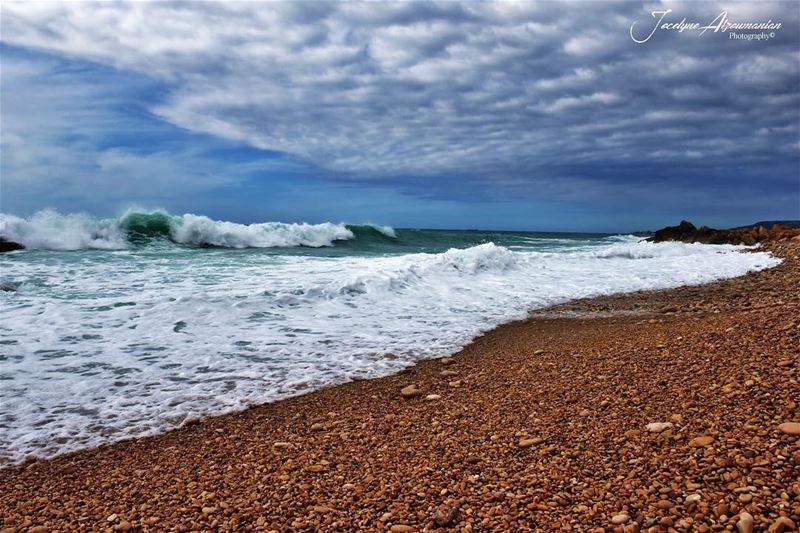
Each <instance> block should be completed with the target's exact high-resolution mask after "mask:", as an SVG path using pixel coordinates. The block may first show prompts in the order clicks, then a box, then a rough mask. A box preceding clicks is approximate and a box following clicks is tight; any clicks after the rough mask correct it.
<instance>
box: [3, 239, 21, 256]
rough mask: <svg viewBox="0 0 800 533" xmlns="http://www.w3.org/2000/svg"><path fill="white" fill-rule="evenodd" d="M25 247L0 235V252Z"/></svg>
mask: <svg viewBox="0 0 800 533" xmlns="http://www.w3.org/2000/svg"><path fill="white" fill-rule="evenodd" d="M24 249H25V247H24V246H22V245H21V244H19V243H18V242H14V241H7V240H6V239H4V238H2V237H0V253H3V252H13V251H14V250H24Z"/></svg>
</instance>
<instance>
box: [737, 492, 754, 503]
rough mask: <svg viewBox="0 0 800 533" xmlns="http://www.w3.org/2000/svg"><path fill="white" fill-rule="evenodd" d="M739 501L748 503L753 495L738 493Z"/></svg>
mask: <svg viewBox="0 0 800 533" xmlns="http://www.w3.org/2000/svg"><path fill="white" fill-rule="evenodd" d="M739 501H740V502H741V503H750V502H751V501H753V495H752V494H740V495H739Z"/></svg>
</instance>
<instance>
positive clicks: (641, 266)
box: [0, 217, 778, 461]
mask: <svg viewBox="0 0 800 533" xmlns="http://www.w3.org/2000/svg"><path fill="white" fill-rule="evenodd" d="M199 218H200V217H198V219H199ZM209 225H210V227H212V228H213V229H209ZM187 227H191V228H196V231H198V232H200V233H202V234H203V235H205V236H206V237H207V236H208V235H210V234H214V235H216V236H215V237H214V239H219V240H220V242H224V243H226V244H225V245H226V246H237V245H238V244H239V243H241V242H242V240H244V241H247V242H251V243H252V242H263V241H260V240H259V239H263V238H264V236H263V235H262V233H261V230H258V229H252V230H245V231H246V232H247V233H245V234H241V233H239V232H240V229H238V228H234V229H231V228H228V227H226V226H219V225H218V224H217V223H213V222H206V221H205V220H194V219H193V220H192V222H190V223H188V224H187ZM186 231H187V235H191V233H192V231H195V229H193V230H189V229H187V230H186ZM281 231H283V230H278V231H277V232H275V231H273V229H270V230H268V231H267V233H269V234H270V235H272V234H273V233H275V234H281ZM331 231H332V232H331V233H329V234H327V235H328V236H329V237H330V236H336V235H340V234H339V233H337V231H338V230H331ZM215 232H216V233H215ZM249 232H253V234H250V233H249ZM206 237H204V239H206ZM185 238H186V239H187V240H189V241H190V242H192V241H191V240H192V239H193V237H191V236H187V237H185ZM269 238H270V239H272V238H273V237H272V236H271V237H269ZM303 238H304V239H307V242H309V243H314V242H322V241H315V240H314V239H315V238H316V237H310V236H308V235H306V236H305V237H303ZM326 238H327V237H326ZM248 239H249V241H248ZM254 240H255V241H254ZM323 241H324V239H323ZM204 242H207V241H204ZM312 245H313V244H312ZM740 251H741V247H734V246H704V245H688V244H682V243H663V244H651V243H639V242H635V241H634V239H631V238H626V239H623V240H620V239H617V240H615V241H612V240H609V241H608V244H606V245H604V246H594V247H586V246H574V247H565V248H563V249H562V250H561V251H548V252H537V251H510V250H508V249H506V248H504V247H502V246H497V245H495V244H492V243H487V244H483V245H480V246H474V247H471V248H467V249H453V250H449V251H447V252H444V253H438V254H424V253H416V254H408V255H389V256H381V257H363V256H361V257H359V256H346V257H326V256H324V255H322V256H312V257H309V256H306V255H297V254H295V255H292V254H275V253H271V252H270V253H267V252H262V251H250V252H244V253H238V252H237V253H231V252H226V251H223V250H219V251H216V250H211V251H208V250H206V251H203V250H193V249H184V250H180V249H177V251H175V252H171V253H170V254H169V256H168V257H165V256H163V255H157V254H152V253H149V252H147V251H146V250H144V251H142V250H134V249H131V250H124V251H118V252H113V253H107V254H85V257H83V256H81V254H77V255H76V254H61V255H60V256H58V257H59V259H57V260H54V259H53V256H54V255H55V254H49V255H48V254H47V253H41V254H40V255H41V258H39V259H37V257H39V256H38V255H37V254H35V253H34V254H30V255H29V256H28V258H27V259H26V258H25V256H26V254H14V255H13V256H5V257H1V258H0V267H2V270H3V278H4V282H8V283H10V284H12V285H11V286H13V287H14V288H15V289H16V290H15V291H13V292H0V303H2V310H1V311H0V312H1V313H2V321H0V333H2V339H3V340H2V344H0V356H1V358H0V360H2V361H3V378H4V381H3V386H2V387H0V400H2V402H0V403H1V404H2V412H1V413H2V415H1V416H0V429H1V430H2V433H3V436H4V438H3V439H2V443H0V459H5V460H10V461H19V460H21V459H22V458H23V457H24V456H25V455H26V454H28V453H35V454H39V455H43V456H48V455H52V454H55V453H60V452H63V451H67V450H72V449H76V448H80V447H86V446H93V445H97V444H99V443H101V442H106V441H110V440H117V439H121V438H125V437H131V436H138V435H147V434H153V433H157V432H161V431H164V430H166V429H169V428H172V427H176V426H177V425H179V424H180V423H181V422H182V421H183V420H185V419H187V418H190V417H197V416H202V415H209V414H215V413H222V412H227V411H232V410H237V409H242V408H244V407H247V406H248V405H252V404H255V403H260V402H265V401H271V400H276V399H279V398H284V397H287V396H291V395H295V394H298V393H302V392H305V391H309V390H312V389H314V388H318V387H321V386H324V385H329V384H334V383H341V382H344V381H346V380H348V379H352V378H356V377H361V378H365V377H375V376H381V375H386V374H388V373H391V372H395V371H397V370H399V369H400V368H402V367H404V366H407V365H409V364H412V363H413V362H414V361H416V360H418V359H420V358H425V357H431V356H439V355H443V354H448V353H452V352H454V351H456V350H458V349H459V348H460V347H462V346H464V345H465V344H466V343H468V342H469V341H470V340H471V339H472V338H474V337H475V336H476V335H478V334H480V333H481V332H483V331H485V330H487V329H489V328H492V327H494V326H496V325H498V324H501V323H503V322H507V321H509V320H513V319H519V318H524V317H525V316H526V314H527V312H528V311H529V310H531V309H534V308H538V307H542V306H546V305H549V304H554V303H557V302H562V301H565V300H568V299H573V298H580V297H587V296H594V295H600V294H608V293H614V292H623V291H635V290H639V289H653V288H664V287H673V286H677V285H685V284H697V283H703V282H708V281H711V280H714V279H718V278H724V277H730V276H737V275H741V274H744V273H746V272H748V271H752V270H759V269H763V268H767V267H770V266H773V265H775V264H777V263H778V260H777V259H775V258H773V257H771V256H770V255H769V254H767V253H764V252H754V253H740ZM65 256H69V257H74V259H69V258H65ZM69 261H74V262H73V263H69ZM6 278H7V279H6ZM390 354H391V355H390Z"/></svg>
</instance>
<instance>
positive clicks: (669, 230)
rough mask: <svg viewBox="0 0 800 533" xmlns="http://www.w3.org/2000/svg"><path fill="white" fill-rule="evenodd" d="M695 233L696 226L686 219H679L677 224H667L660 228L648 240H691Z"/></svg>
mask: <svg viewBox="0 0 800 533" xmlns="http://www.w3.org/2000/svg"><path fill="white" fill-rule="evenodd" d="M695 235H697V228H696V227H695V226H694V224H692V223H691V222H689V221H688V220H681V223H680V224H678V225H677V226H667V227H666V228H663V229H660V230H658V231H657V232H655V234H654V235H653V236H652V237H651V238H650V239H648V240H651V241H653V242H664V241H685V242H692V239H693V238H694V237H695Z"/></svg>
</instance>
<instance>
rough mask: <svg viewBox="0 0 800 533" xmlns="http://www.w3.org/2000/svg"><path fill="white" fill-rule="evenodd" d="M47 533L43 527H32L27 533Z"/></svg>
mask: <svg viewBox="0 0 800 533" xmlns="http://www.w3.org/2000/svg"><path fill="white" fill-rule="evenodd" d="M47 531H48V529H47V527H45V526H34V527H32V528H30V529H29V530H28V533H47Z"/></svg>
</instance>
